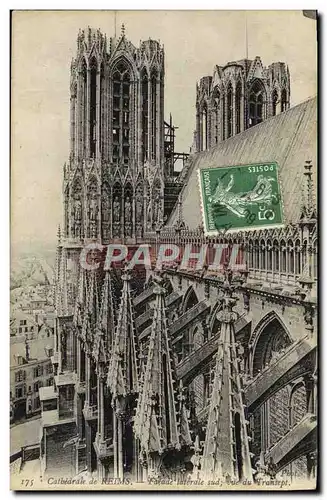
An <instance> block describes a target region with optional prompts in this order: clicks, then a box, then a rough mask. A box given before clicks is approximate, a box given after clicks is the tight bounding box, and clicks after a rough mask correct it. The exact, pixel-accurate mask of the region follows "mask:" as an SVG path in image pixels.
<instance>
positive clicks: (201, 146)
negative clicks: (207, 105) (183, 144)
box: [199, 111, 203, 151]
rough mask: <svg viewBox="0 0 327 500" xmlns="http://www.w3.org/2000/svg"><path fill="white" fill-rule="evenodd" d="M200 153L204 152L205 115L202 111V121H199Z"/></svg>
mask: <svg viewBox="0 0 327 500" xmlns="http://www.w3.org/2000/svg"><path fill="white" fill-rule="evenodd" d="M199 131H200V134H199V139H200V140H199V146H200V147H199V151H203V115H202V111H200V120H199Z"/></svg>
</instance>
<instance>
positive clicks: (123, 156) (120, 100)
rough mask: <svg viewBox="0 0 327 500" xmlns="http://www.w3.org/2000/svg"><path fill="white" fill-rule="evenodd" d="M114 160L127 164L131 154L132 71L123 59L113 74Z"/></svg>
mask: <svg viewBox="0 0 327 500" xmlns="http://www.w3.org/2000/svg"><path fill="white" fill-rule="evenodd" d="M112 143H113V155H112V156H113V162H114V163H118V162H119V161H121V162H122V163H123V165H125V166H127V165H128V163H129V156H130V73H129V70H128V67H127V66H126V64H125V63H124V62H123V61H121V62H120V63H119V64H118V65H117V66H116V68H115V71H114V74H113V128H112Z"/></svg>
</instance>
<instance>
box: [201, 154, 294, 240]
mask: <svg viewBox="0 0 327 500" xmlns="http://www.w3.org/2000/svg"><path fill="white" fill-rule="evenodd" d="M264 163H274V164H275V165H276V167H277V168H276V174H277V183H278V189H279V194H280V207H281V219H282V222H280V223H279V224H273V225H270V226H250V227H242V228H232V229H227V230H226V231H225V232H224V233H223V234H222V232H220V231H219V230H217V231H208V229H207V227H206V217H205V213H204V200H203V192H202V185H201V170H211V169H213V168H218V169H220V168H238V167H247V166H248V165H249V163H243V164H238V165H219V167H214V166H210V167H203V168H200V167H198V172H197V174H198V189H199V195H200V211H201V217H202V223H203V229H204V234H205V236H208V237H214V236H220V237H225V236H226V235H227V234H235V233H241V232H250V231H252V232H253V231H262V230H264V229H280V228H283V227H285V214H284V194H283V190H282V186H281V184H280V182H279V179H280V178H279V163H278V162H277V161H276V160H265V161H261V162H256V163H251V164H250V165H251V166H256V165H262V164H264Z"/></svg>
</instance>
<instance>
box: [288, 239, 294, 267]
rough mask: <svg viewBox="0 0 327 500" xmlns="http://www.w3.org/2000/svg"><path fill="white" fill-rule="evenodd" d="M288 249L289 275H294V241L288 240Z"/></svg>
mask: <svg viewBox="0 0 327 500" xmlns="http://www.w3.org/2000/svg"><path fill="white" fill-rule="evenodd" d="M287 247H288V248H287V257H288V266H287V268H288V273H290V274H294V245H293V241H292V240H288V244H287Z"/></svg>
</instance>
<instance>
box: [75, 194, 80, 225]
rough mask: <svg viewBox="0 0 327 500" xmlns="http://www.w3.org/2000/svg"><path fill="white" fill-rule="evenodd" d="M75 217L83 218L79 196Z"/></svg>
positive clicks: (76, 202)
mask: <svg viewBox="0 0 327 500" xmlns="http://www.w3.org/2000/svg"><path fill="white" fill-rule="evenodd" d="M74 217H75V220H81V218H82V203H81V200H80V199H79V197H76V199H75V207H74Z"/></svg>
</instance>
